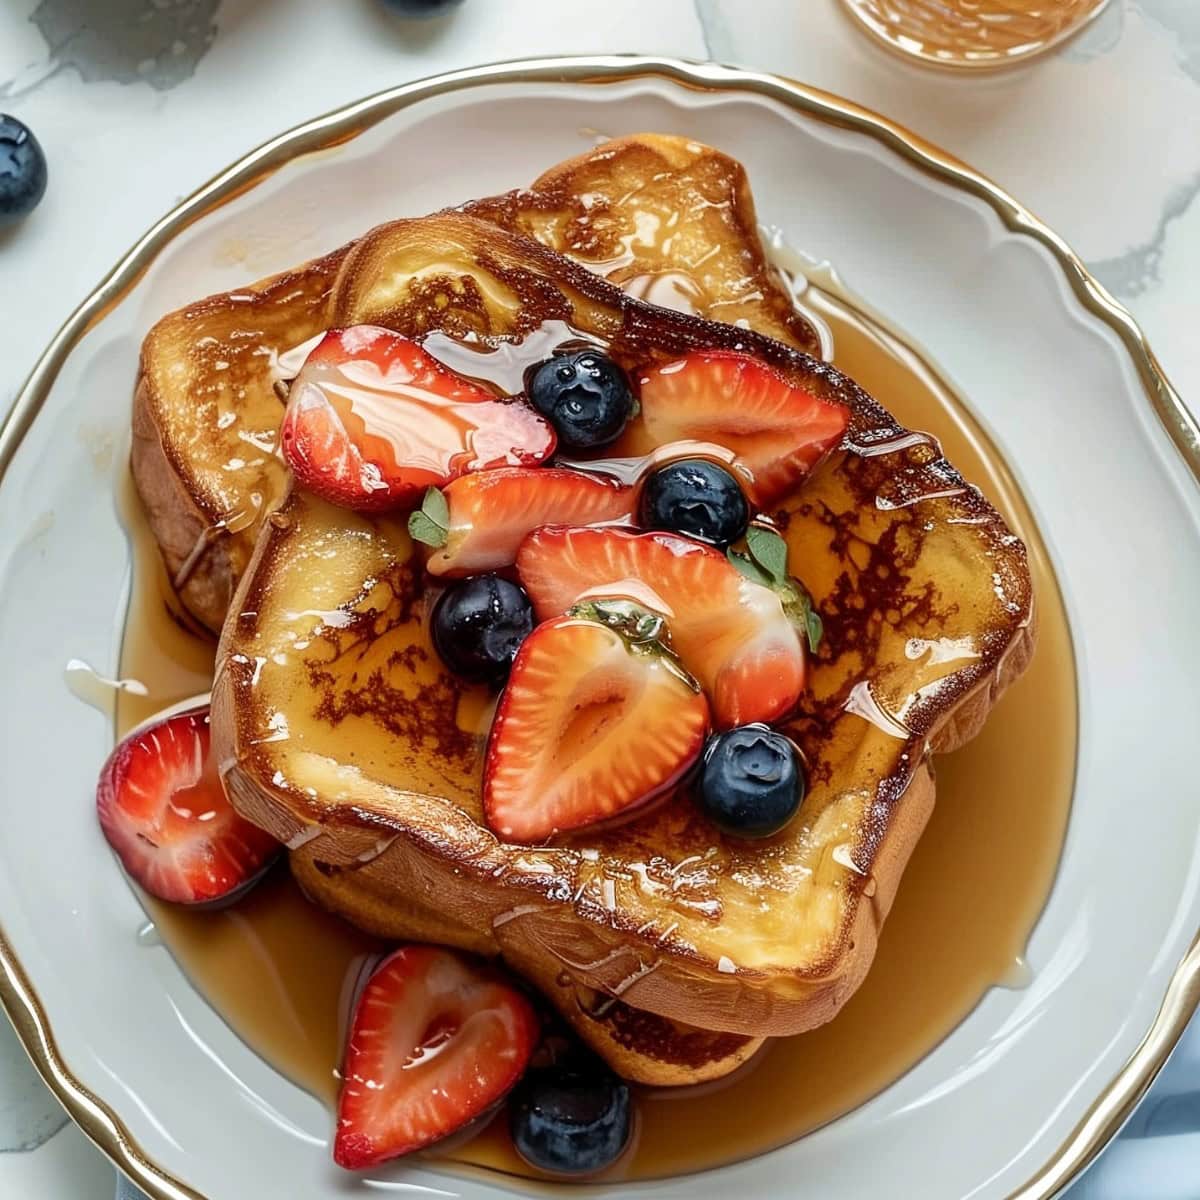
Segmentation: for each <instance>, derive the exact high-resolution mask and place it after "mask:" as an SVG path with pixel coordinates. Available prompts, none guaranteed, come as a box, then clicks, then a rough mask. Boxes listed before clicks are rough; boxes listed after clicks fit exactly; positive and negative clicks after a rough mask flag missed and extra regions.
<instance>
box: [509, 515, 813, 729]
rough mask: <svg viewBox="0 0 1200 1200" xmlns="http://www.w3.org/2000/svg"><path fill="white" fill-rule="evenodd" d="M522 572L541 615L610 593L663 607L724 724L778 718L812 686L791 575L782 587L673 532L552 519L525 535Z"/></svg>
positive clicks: (674, 641) (674, 639)
mask: <svg viewBox="0 0 1200 1200" xmlns="http://www.w3.org/2000/svg"><path fill="white" fill-rule="evenodd" d="M772 536H774V535H772ZM784 557H785V560H786V550H785V551H784ZM517 571H518V573H519V574H520V576H521V583H522V584H523V585H524V587H525V590H526V591H527V592H528V593H529V597H530V599H531V600H532V601H533V605H534V609H535V611H536V613H537V615H538V617H539V619H541V620H549V619H550V618H551V617H554V616H557V615H558V614H560V613H563V612H566V611H567V610H568V609H569V608H571V606H572V605H575V604H578V603H579V602H580V601H581V600H587V599H592V598H596V597H604V596H624V597H629V598H630V599H632V600H634V601H636V602H637V603H638V604H641V605H644V606H646V607H648V608H650V609H653V610H654V611H655V612H659V613H662V614H663V615H664V616H665V617H666V620H667V628H668V630H669V632H670V639H671V645H672V647H673V648H674V649H675V651H676V652H677V653H678V654H679V657H680V659H681V660H682V661H683V664H684V666H685V667H687V669H688V670H689V671H690V672H691V673H692V674H693V675H695V676H696V678H697V679H699V681H700V682H701V684H702V685H703V686H704V690H705V691H706V692H707V693H708V695H709V698H710V699H711V700H712V705H713V715H714V718H715V721H716V723H717V725H718V726H720V727H722V728H729V727H732V726H734V725H744V724H748V723H750V722H754V721H765V722H770V721H774V720H777V719H778V718H780V717H782V716H784V715H786V714H787V713H788V712H789V711H790V710H791V709H792V708H794V707H795V705H796V702H797V700H799V698H800V694H801V692H802V691H803V689H804V679H805V652H804V643H803V641H802V636H803V632H802V628H798V626H801V627H802V626H803V624H804V619H803V616H804V614H803V612H802V611H800V609H801V608H802V604H801V602H800V601H799V597H798V595H797V597H793V596H792V595H791V594H790V593H789V592H788V585H786V584H784V583H782V582H781V584H780V587H781V589H782V591H783V593H784V594H782V595H781V594H780V592H779V591H777V590H776V589H775V588H774V587H772V586H767V584H766V583H765V582H764V583H759V582H755V581H754V580H753V579H749V578H747V577H746V576H745V575H744V574H743V573H742V572H741V571H740V570H739V569H738V567H736V566H735V565H734V564H733V563H732V562H731V561H730V560H729V559H728V558H726V557H725V555H723V554H722V553H721V552H720V551H719V550H716V549H714V548H713V547H711V546H704V545H701V544H700V543H699V542H694V541H692V540H691V539H690V538H686V537H682V536H680V535H679V534H674V533H633V532H630V531H629V530H624V529H568V528H556V527H551V528H546V529H539V530H537V531H536V532H535V533H532V534H530V536H529V537H528V538H526V539H525V542H524V543H523V544H522V546H521V549H520V551H519V552H518V554H517ZM762 577H763V579H764V580H766V579H767V578H768V575H767V573H766V572H763V573H762ZM794 599H795V600H796V603H793V600H794ZM785 604H786V605H787V610H785ZM793 609H795V610H796V611H789V610H793Z"/></svg>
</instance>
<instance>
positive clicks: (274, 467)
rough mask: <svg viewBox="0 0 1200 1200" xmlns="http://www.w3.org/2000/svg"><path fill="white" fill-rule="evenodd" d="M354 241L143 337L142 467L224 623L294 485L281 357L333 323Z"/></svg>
mask: <svg viewBox="0 0 1200 1200" xmlns="http://www.w3.org/2000/svg"><path fill="white" fill-rule="evenodd" d="M347 249H348V248H346V247H343V248H342V249H341V250H336V251H334V252H333V253H332V254H328V255H326V256H325V257H324V258H319V259H315V260H313V261H312V262H309V263H305V264H304V265H303V266H300V267H297V268H296V269H295V270H291V271H284V272H282V273H281V274H279V275H274V276H271V277H270V278H268V279H263V280H260V281H259V282H258V283H255V284H252V285H250V286H249V287H246V288H242V289H239V290H238V291H236V292H227V293H223V294H221V295H216V296H209V297H207V298H206V299H204V300H199V301H197V302H196V303H195V304H190V305H188V306H187V307H186V308H182V309H180V310H178V311H177V312H173V313H169V314H168V315H167V316H165V317H163V319H162V320H161V321H159V322H158V323H157V324H156V325H155V326H154V328H153V329H151V330H150V332H149V333H148V334H147V335H146V340H145V341H144V342H143V344H142V353H141V359H140V363H139V367H138V377H137V382H136V385H135V387H134V401H133V453H132V461H131V465H132V469H133V478H134V482H135V483H136V485H137V489H138V493H139V494H140V495H141V497H142V501H143V503H144V504H145V507H146V513H147V516H148V518H149V521H150V528H151V530H152V532H153V533H154V536H155V538H156V539H157V541H158V543H159V546H160V547H161V549H162V553H163V558H164V560H165V561H166V565H167V570H168V573H169V575H170V577H171V578H172V579H173V580H176V590H177V591H178V592H179V596H180V599H181V600H182V601H183V603H184V606H185V607H186V608H187V609H188V611H189V612H191V613H192V615H193V616H195V617H196V618H197V619H198V620H199V621H200V622H202V623H203V624H204V625H206V626H207V627H208V628H209V629H211V630H212V631H213V632H214V633H217V632H220V629H221V623H222V622H223V621H224V619H225V613H226V611H227V610H228V608H229V601H230V600H231V598H232V596H233V591H234V588H235V587H236V586H237V582H238V580H239V579H240V578H241V575H242V572H243V571H244V570H245V567H246V564H247V563H248V562H249V560H250V555H251V553H252V552H253V549H254V542H255V540H256V539H257V537H258V531H259V529H260V528H261V526H262V522H263V520H265V518H266V516H267V514H268V513H269V512H270V511H271V509H272V508H273V507H274V506H275V504H276V503H277V502H278V500H279V499H280V498H281V497H282V496H283V493H284V490H285V488H286V485H287V471H286V469H285V468H284V466H283V464H282V463H281V462H280V461H279V460H278V459H277V458H276V457H275V456H274V453H273V452H274V438H275V435H276V432H277V430H278V426H279V419H280V415H281V411H282V410H281V407H280V403H279V400H278V398H277V397H276V395H275V393H274V390H273V385H274V381H275V377H274V375H273V373H272V369H271V363H272V361H273V356H277V355H279V354H280V353H282V352H283V351H285V350H288V349H290V348H292V347H293V346H296V345H298V344H299V343H301V342H304V341H306V340H307V339H308V338H311V337H313V336H314V335H315V334H317V333H319V332H321V331H322V330H323V329H325V328H326V326H327V324H328V318H327V313H326V308H327V304H328V299H329V294H330V289H331V287H332V285H333V281H334V279H335V277H336V275H337V271H338V269H339V267H340V266H341V263H342V260H343V259H344V257H345V255H346V251H347Z"/></svg>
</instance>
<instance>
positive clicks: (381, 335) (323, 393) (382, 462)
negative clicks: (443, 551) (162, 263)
mask: <svg viewBox="0 0 1200 1200" xmlns="http://www.w3.org/2000/svg"><path fill="white" fill-rule="evenodd" d="M281 441H282V446H283V456H284V458H285V459H286V461H287V463H288V466H290V467H291V468H292V470H293V471H294V472H295V475H296V478H297V479H298V480H299V482H300V483H301V484H302V485H303V486H304V487H306V488H308V489H309V491H311V492H314V493H316V494H317V495H318V496H321V497H323V498H324V499H326V500H329V501H331V502H332V503H334V504H340V505H342V506H344V507H346V508H353V509H357V510H359V511H363V512H376V511H381V510H384V509H389V508H399V507H404V506H407V505H412V504H413V503H415V502H416V501H417V500H418V499H419V498H420V496H421V494H422V492H424V491H425V489H426V488H429V487H440V486H441V485H442V484H444V483H446V482H448V481H449V480H451V479H454V478H455V477H456V476H458V475H461V474H463V473H464V472H466V471H479V470H483V469H485V468H487V467H500V466H521V465H531V464H536V463H540V462H542V461H544V460H545V459H546V458H548V457H549V456H550V455H551V454H552V453H553V452H554V444H555V443H554V431H553V429H552V428H551V426H550V424H549V422H548V421H547V420H546V419H545V418H544V417H543V416H541V414H540V413H537V412H535V411H534V410H533V409H532V408H531V407H529V405H527V404H525V403H524V402H522V401H519V400H500V399H497V398H496V397H495V396H493V395H492V394H491V393H490V392H488V391H485V390H484V389H483V388H481V387H480V386H479V385H478V384H475V383H472V382H470V381H469V380H466V379H463V378H462V377H461V376H459V375H456V374H455V373H454V372H453V371H451V370H449V369H448V368H447V367H444V366H443V365H442V364H441V363H440V362H438V361H437V359H435V358H434V357H433V356H432V355H430V354H429V353H427V352H426V351H425V350H423V349H422V348H421V347H420V346H419V345H417V343H416V342H412V341H409V340H408V338H404V337H401V336H400V335H399V334H395V333H392V332H390V331H389V330H387V329H380V328H378V327H377V326H374V325H356V326H353V327H352V328H350V329H340V330H334V331H332V332H330V333H328V334H326V336H325V338H324V339H323V340H322V341H321V343H320V344H319V345H318V346H317V347H316V349H314V350H313V351H312V353H311V354H310V355H309V356H308V358H307V359H306V360H305V363H304V366H303V367H302V368H301V369H300V374H299V375H297V377H296V379H295V381H294V382H293V383H292V386H291V390H290V392H289V396H288V406H287V411H286V412H285V414H284V418H283V430H282V435H281Z"/></svg>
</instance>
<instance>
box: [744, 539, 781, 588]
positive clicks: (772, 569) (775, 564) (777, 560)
mask: <svg viewBox="0 0 1200 1200" xmlns="http://www.w3.org/2000/svg"><path fill="white" fill-rule="evenodd" d="M746 545H747V546H748V547H749V548H750V554H751V556H752V557H753V559H754V561H755V562H756V563H758V565H759V566H760V567H762V569H763V570H764V571H765V572H766V573H767V575H768V576H769V577H770V579H771V580H773V581H774V582H775V583H783V582H784V581H785V580H786V579H787V577H788V551H787V542H785V541H784V540H783V538H781V537H780V536H779V534H777V533H776V532H775V530H773V529H766V528H764V527H763V526H762V525H751V526H750V528H749V529H748V530H746Z"/></svg>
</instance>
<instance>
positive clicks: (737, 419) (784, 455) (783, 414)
mask: <svg viewBox="0 0 1200 1200" xmlns="http://www.w3.org/2000/svg"><path fill="white" fill-rule="evenodd" d="M638 382H639V385H640V388H641V393H640V395H641V406H642V411H641V418H640V421H639V422H638V426H637V427H635V432H634V433H633V434H631V437H632V439H633V441H634V452H636V453H645V452H646V451H648V450H650V449H652V448H653V447H655V446H661V445H663V444H665V443H667V442H676V441H681V440H685V439H686V440H693V441H700V442H716V443H717V444H718V445H720V446H726V447H728V448H729V449H730V450H732V451H733V452H734V453H735V454H736V455H737V461H738V465H739V466H741V467H742V469H743V470H744V471H746V472H748V474H749V475H750V477H751V479H752V480H753V483H752V484H751V487H750V493H751V499H753V500H754V501H755V502H756V503H757V504H758V505H759V507H761V508H768V507H770V506H771V505H772V504H776V503H778V502H779V501H780V500H782V499H783V498H784V497H785V496H786V495H787V494H788V492H790V491H791V490H792V489H793V488H794V487H795V486H796V485H797V484H798V483H799V482H800V481H801V480H802V479H803V478H804V477H805V476H806V475H807V474H808V473H809V472H810V471H811V470H812V469H813V467H814V466H816V464H817V463H818V462H820V460H821V459H822V458H823V457H824V456H825V455H826V454H827V453H828V452H829V451H830V450H832V449H833V448H834V447H835V446H836V445H837V444H838V442H840V441H841V439H842V434H843V433H844V432H845V430H846V424H847V422H848V421H849V418H850V414H849V412H848V411H847V410H846V409H845V408H844V407H843V406H842V405H840V404H833V403H830V402H828V401H825V400H820V399H818V398H817V397H816V396H813V395H811V394H810V393H809V392H806V391H804V389H803V388H800V387H797V386H795V385H794V384H792V383H790V382H789V381H788V380H787V379H785V378H784V376H783V375H781V374H779V373H778V372H777V371H775V370H773V369H772V368H771V367H769V366H767V365H766V364H765V363H763V362H760V361H759V360H758V359H756V358H753V357H751V356H750V355H749V354H742V353H739V352H737V351H732V350H699V351H695V352H693V353H691V354H689V355H687V357H686V358H681V359H677V360H676V361H675V362H672V363H668V364H667V365H666V366H663V367H658V368H657V369H655V370H653V371H650V372H649V373H648V374H646V375H644V376H642V377H641V379H639V381H638Z"/></svg>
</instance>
